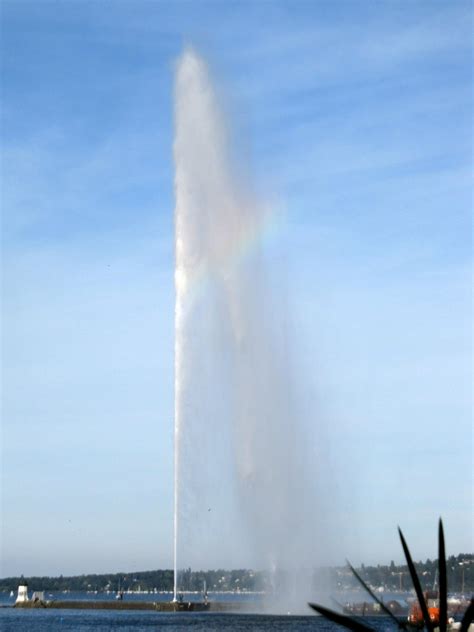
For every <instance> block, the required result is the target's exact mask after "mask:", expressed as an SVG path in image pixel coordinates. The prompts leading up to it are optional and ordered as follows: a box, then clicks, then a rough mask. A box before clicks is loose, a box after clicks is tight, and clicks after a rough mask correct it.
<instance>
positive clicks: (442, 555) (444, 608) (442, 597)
mask: <svg viewBox="0 0 474 632" xmlns="http://www.w3.org/2000/svg"><path fill="white" fill-rule="evenodd" d="M438 569H439V632H446V621H447V620H448V587H447V577H446V551H445V546H444V530H443V521H442V520H441V518H440V519H439V529H438Z"/></svg>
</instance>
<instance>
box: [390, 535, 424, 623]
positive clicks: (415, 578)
mask: <svg viewBox="0 0 474 632" xmlns="http://www.w3.org/2000/svg"><path fill="white" fill-rule="evenodd" d="M398 533H399V535H400V540H401V543H402V547H403V552H404V553H405V557H406V560H407V564H408V570H409V571H410V575H411V580H412V582H413V587H414V589H415V592H416V596H417V598H418V603H419V604H420V608H421V612H422V614H423V620H424V622H425V626H426V628H427V630H428V632H433V624H432V622H431V619H430V615H429V613H428V608H427V606H426V602H425V598H424V597H423V591H422V589H421V584H420V580H419V579H418V575H417V573H416V570H415V565H414V564H413V560H412V558H411V554H410V550H409V548H408V545H407V543H406V541H405V538H404V537H403V533H402V530H401V529H400V527H398Z"/></svg>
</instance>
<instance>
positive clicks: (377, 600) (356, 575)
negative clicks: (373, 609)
mask: <svg viewBox="0 0 474 632" xmlns="http://www.w3.org/2000/svg"><path fill="white" fill-rule="evenodd" d="M346 561H347V560H346ZM347 564H348V566H349V568H350V569H351V571H352V573H353V574H354V576H355V578H356V579H357V581H358V582H359V584H361V586H363V588H365V590H366V591H367V592H368V593H369V595H370V596H371V597H372V599H373V600H374V601H376V602H377V603H378V604H379V606H380V607H381V608H382V610H383V611H384V612H385V614H388V616H389V617H391V618H392V619H393V620H394V621H395V623H396V624H397V625H398V627H399V628H401V629H406V625H405V623H404V622H402V621H399V620H398V619H397V617H396V616H395V615H394V614H393V612H392V611H391V610H390V609H389V608H387V606H386V605H385V604H384V602H383V601H381V600H380V599H379V598H378V597H376V595H375V594H374V593H373V592H372V590H371V589H370V588H369V586H368V585H367V584H366V583H365V581H364V580H363V579H362V577H361V576H360V575H359V573H358V572H357V571H356V570H355V568H354V567H353V566H352V564H350V563H349V562H347Z"/></svg>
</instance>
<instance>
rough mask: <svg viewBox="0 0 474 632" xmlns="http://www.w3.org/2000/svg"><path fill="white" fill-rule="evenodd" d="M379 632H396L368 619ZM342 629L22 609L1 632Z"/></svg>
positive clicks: (292, 620) (296, 619)
mask: <svg viewBox="0 0 474 632" xmlns="http://www.w3.org/2000/svg"><path fill="white" fill-rule="evenodd" d="M364 622H366V623H368V624H369V625H370V626H371V627H372V628H374V629H375V630H377V632H395V631H396V630H397V628H396V626H395V625H393V623H392V622H391V620H390V619H388V618H386V617H365V618H364ZM342 629H343V628H341V627H339V626H336V625H334V624H333V623H331V622H330V621H327V620H326V619H324V618H323V617H316V616H312V615H309V616H270V615H248V614H221V613H179V612H176V613H159V612H130V611H110V610H101V611H94V610H80V611H77V610H27V609H25V610H19V609H15V608H0V630H2V632H65V631H66V630H74V632H117V631H119V632H125V631H126V630H131V631H133V632H150V631H151V630H157V631H158V630H160V631H161V630H163V631H164V632H180V631H181V630H183V631H187V632H218V631H220V630H224V631H228V632H240V631H243V630H256V631H257V632H270V631H271V630H275V631H277V632H278V631H282V632H283V631H285V632H296V631H299V630H301V631H302V632H305V631H307V632H310V631H314V632H340V631H341V630H342Z"/></svg>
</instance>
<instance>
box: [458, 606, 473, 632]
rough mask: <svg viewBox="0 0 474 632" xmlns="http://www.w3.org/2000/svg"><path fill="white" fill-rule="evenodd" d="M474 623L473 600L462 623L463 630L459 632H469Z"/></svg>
mask: <svg viewBox="0 0 474 632" xmlns="http://www.w3.org/2000/svg"><path fill="white" fill-rule="evenodd" d="M473 621H474V599H471V603H470V604H469V606H468V608H467V610H466V612H465V613H464V616H463V618H462V621H461V628H460V631H459V632H467V631H468V629H469V626H470V625H471V623H472V622H473Z"/></svg>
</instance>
